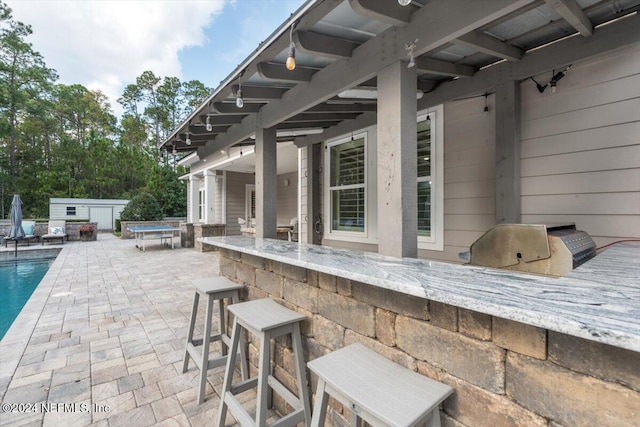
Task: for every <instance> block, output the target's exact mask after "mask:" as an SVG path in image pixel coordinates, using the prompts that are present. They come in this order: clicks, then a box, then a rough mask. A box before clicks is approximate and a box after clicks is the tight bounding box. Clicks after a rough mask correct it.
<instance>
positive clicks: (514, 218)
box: [496, 81, 521, 224]
mask: <svg viewBox="0 0 640 427" xmlns="http://www.w3.org/2000/svg"><path fill="white" fill-rule="evenodd" d="M520 212H521V208H520V82H517V81H509V82H505V83H502V84H499V85H498V86H497V87H496V224H503V223H519V222H520V221H521V219H520Z"/></svg>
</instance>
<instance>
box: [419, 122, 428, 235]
mask: <svg viewBox="0 0 640 427" xmlns="http://www.w3.org/2000/svg"><path fill="white" fill-rule="evenodd" d="M418 236H427V237H428V236H431V118H430V117H429V116H426V118H423V119H422V120H420V119H418Z"/></svg>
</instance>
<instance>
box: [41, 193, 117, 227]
mask: <svg viewBox="0 0 640 427" xmlns="http://www.w3.org/2000/svg"><path fill="white" fill-rule="evenodd" d="M127 203H129V200H117V199H58V198H50V199H49V218H50V219H64V220H74V219H88V220H89V221H91V222H97V223H98V230H114V229H115V221H116V219H117V218H120V212H122V209H124V207H125V206H126V205H127Z"/></svg>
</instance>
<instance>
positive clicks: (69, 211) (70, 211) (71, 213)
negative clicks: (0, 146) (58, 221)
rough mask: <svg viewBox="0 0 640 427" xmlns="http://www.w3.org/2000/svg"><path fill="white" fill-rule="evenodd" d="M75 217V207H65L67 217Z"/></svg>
mask: <svg viewBox="0 0 640 427" xmlns="http://www.w3.org/2000/svg"><path fill="white" fill-rule="evenodd" d="M75 215H76V207H75V206H67V216H75Z"/></svg>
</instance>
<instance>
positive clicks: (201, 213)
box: [198, 190, 205, 222]
mask: <svg viewBox="0 0 640 427" xmlns="http://www.w3.org/2000/svg"><path fill="white" fill-rule="evenodd" d="M204 201H205V190H200V191H198V221H200V222H202V221H204V209H205V206H204Z"/></svg>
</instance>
